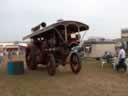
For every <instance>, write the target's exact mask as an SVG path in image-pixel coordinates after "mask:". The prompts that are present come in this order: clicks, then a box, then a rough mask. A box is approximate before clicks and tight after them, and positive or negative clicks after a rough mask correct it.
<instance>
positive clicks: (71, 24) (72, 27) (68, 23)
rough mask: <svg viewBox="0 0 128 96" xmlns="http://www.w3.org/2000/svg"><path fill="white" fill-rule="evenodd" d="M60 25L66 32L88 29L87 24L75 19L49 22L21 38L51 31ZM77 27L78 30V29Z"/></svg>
mask: <svg viewBox="0 0 128 96" xmlns="http://www.w3.org/2000/svg"><path fill="white" fill-rule="evenodd" d="M62 26H63V27H67V32H71V31H73V32H78V31H84V30H88V29H89V26H88V25H86V24H84V23H81V22H77V21H60V22H57V23H54V24H51V25H49V26H47V27H44V28H43V29H41V30H37V31H35V32H33V33H31V34H29V35H27V36H25V37H24V38H23V40H25V39H28V38H32V37H35V36H37V35H40V34H43V33H46V32H51V30H53V29H55V28H59V27H60V28H61V27H62ZM78 28H79V30H78ZM68 29H69V30H68Z"/></svg>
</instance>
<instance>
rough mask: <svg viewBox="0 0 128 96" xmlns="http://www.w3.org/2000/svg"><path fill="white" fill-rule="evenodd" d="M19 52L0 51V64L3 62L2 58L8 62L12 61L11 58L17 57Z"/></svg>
mask: <svg viewBox="0 0 128 96" xmlns="http://www.w3.org/2000/svg"><path fill="white" fill-rule="evenodd" d="M19 54H20V52H19V51H13V50H9V51H3V50H0V63H2V62H3V61H4V57H7V59H8V60H11V59H12V56H14V55H17V56H18V55H19Z"/></svg>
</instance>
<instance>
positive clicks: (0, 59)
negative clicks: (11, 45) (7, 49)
mask: <svg viewBox="0 0 128 96" xmlns="http://www.w3.org/2000/svg"><path fill="white" fill-rule="evenodd" d="M3 56H4V54H3V52H2V51H0V63H1V62H2V61H3Z"/></svg>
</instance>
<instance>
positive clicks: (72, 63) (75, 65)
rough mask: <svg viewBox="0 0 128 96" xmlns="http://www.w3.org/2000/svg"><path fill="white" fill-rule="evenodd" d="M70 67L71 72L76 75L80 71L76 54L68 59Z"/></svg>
mask: <svg viewBox="0 0 128 96" xmlns="http://www.w3.org/2000/svg"><path fill="white" fill-rule="evenodd" d="M70 66H71V69H72V72H73V73H75V74H78V73H79V72H80V70H81V63H80V58H79V56H78V55H77V54H72V55H71V59H70Z"/></svg>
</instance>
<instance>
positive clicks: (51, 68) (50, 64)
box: [47, 54, 56, 76]
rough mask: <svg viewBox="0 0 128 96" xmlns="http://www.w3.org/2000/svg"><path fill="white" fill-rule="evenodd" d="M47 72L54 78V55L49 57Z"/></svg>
mask: <svg viewBox="0 0 128 96" xmlns="http://www.w3.org/2000/svg"><path fill="white" fill-rule="evenodd" d="M47 68H48V69H47V70H48V74H49V75H51V76H53V75H55V73H56V62H55V57H54V55H53V54H50V56H49V61H48V65H47Z"/></svg>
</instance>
